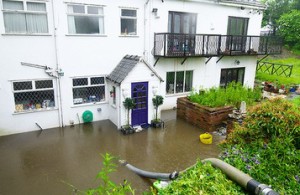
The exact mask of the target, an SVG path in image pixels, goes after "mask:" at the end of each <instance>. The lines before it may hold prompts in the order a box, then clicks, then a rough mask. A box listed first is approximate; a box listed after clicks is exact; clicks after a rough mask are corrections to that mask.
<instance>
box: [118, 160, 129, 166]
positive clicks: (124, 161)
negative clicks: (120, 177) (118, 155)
mask: <svg viewBox="0 0 300 195" xmlns="http://www.w3.org/2000/svg"><path fill="white" fill-rule="evenodd" d="M119 163H120V164H121V165H123V166H125V165H127V164H128V163H127V161H126V160H119Z"/></svg>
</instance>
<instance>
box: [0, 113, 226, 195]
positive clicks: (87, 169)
mask: <svg viewBox="0 0 300 195" xmlns="http://www.w3.org/2000/svg"><path fill="white" fill-rule="evenodd" d="M162 118H163V119H164V120H165V129H151V128H149V129H148V130H145V131H142V132H139V133H135V134H131V135H123V134H121V132H119V131H118V130H117V128H116V126H115V125H114V124H113V123H111V122H110V121H109V120H106V121H101V122H95V123H92V124H85V125H77V126H74V127H66V128H55V129H48V130H44V131H36V132H30V133H23V134H18V135H11V136H3V137H0V194H3V195H10V194H13V195H15V194H31V195H34V194H39V195H40V194H72V190H71V188H70V187H69V186H68V185H67V184H66V183H69V184H72V185H74V186H76V187H77V188H78V189H81V190H84V189H88V188H90V187H95V186H96V185H97V181H95V176H96V174H97V173H98V171H99V170H100V168H101V161H102V158H101V155H100V154H104V153H106V152H108V153H110V154H112V155H114V156H117V157H120V158H121V159H126V160H127V161H128V162H129V163H131V164H133V165H134V166H136V167H138V168H141V169H144V170H147V171H154V172H173V171H175V170H177V171H180V170H183V169H185V168H187V167H189V166H191V165H193V164H194V163H195V162H196V160H197V159H199V158H200V159H204V158H207V157H217V156H218V154H219V150H218V147H217V146H216V143H218V142H219V141H220V140H221V139H223V137H221V136H217V135H214V139H213V144H212V145H204V144H202V143H201V142H200V141H199V135H200V134H201V133H203V131H201V130H200V129H199V128H197V127H195V126H192V125H189V124H187V123H186V122H185V121H183V120H181V119H176V112H175V111H165V112H163V116H162ZM111 178H112V180H114V181H115V182H120V183H121V182H122V181H123V180H124V179H126V180H128V181H129V183H131V185H132V187H133V188H134V189H136V194H141V193H142V192H143V191H146V190H148V189H149V186H150V185H152V182H153V181H152V180H149V179H145V178H142V177H140V176H137V175H136V174H135V173H133V172H131V171H129V170H128V169H127V168H126V167H118V169H117V172H115V173H113V174H112V175H111Z"/></svg>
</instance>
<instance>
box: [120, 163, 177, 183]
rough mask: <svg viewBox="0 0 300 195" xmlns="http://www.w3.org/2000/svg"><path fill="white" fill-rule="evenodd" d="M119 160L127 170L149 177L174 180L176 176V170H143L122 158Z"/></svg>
mask: <svg viewBox="0 0 300 195" xmlns="http://www.w3.org/2000/svg"><path fill="white" fill-rule="evenodd" d="M119 162H120V163H121V164H122V165H124V166H126V167H127V168H128V169H129V170H131V171H133V172H134V173H136V174H138V175H140V176H143V177H147V178H150V179H159V180H174V179H176V178H177V177H178V172H177V171H174V172H172V173H156V172H150V171H144V170H142V169H139V168H136V167H135V166H133V165H131V164H128V163H127V162H126V161H123V160H120V161H119Z"/></svg>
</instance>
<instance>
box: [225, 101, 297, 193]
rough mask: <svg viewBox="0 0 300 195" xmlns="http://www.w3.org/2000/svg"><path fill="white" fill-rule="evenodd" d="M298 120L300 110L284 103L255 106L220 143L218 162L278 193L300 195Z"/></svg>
mask: <svg viewBox="0 0 300 195" xmlns="http://www.w3.org/2000/svg"><path fill="white" fill-rule="evenodd" d="M299 118H300V109H299V107H297V106H295V105H294V104H292V103H291V102H289V101H287V100H283V99H274V100H271V101H265V102H263V103H261V104H258V105H256V106H254V107H253V108H251V109H250V110H249V111H248V115H247V116H246V118H245V120H244V122H243V124H242V125H238V124H236V125H235V128H234V131H233V132H232V133H230V134H229V135H228V137H227V140H226V141H225V142H224V143H222V144H221V146H222V147H223V152H222V154H221V159H223V160H224V161H225V162H227V163H229V164H231V165H233V166H235V167H236V168H238V169H240V170H242V171H244V172H245V173H247V174H249V175H251V176H252V177H253V178H255V179H256V180H257V181H259V182H261V183H265V184H267V185H271V186H272V188H273V189H274V190H275V191H277V192H279V193H280V194H300V169H299V165H300V150H299V149H300V121H299Z"/></svg>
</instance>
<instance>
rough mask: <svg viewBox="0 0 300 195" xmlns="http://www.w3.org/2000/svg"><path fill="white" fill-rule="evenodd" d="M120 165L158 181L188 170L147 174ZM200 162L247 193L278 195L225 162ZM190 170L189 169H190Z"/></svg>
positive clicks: (126, 164)
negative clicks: (212, 167) (209, 165)
mask: <svg viewBox="0 0 300 195" xmlns="http://www.w3.org/2000/svg"><path fill="white" fill-rule="evenodd" d="M119 162H120V163H121V164H122V165H124V166H126V167H127V168H128V169H129V170H131V171H133V172H135V173H136V174H138V175H140V176H143V177H147V178H151V179H160V180H174V179H176V178H177V177H178V176H179V174H182V173H184V172H186V171H187V170H188V169H189V168H188V169H185V170H184V171H180V173H178V172H176V171H175V172H173V173H155V172H148V171H144V170H141V169H138V168H136V167H135V166H133V165H131V164H129V163H127V162H126V161H124V160H120V161H119ZM202 162H210V163H211V164H212V166H214V167H216V168H219V169H220V170H221V171H222V172H223V173H224V174H225V175H227V176H228V177H229V178H230V179H231V180H232V181H234V182H236V183H237V184H239V185H240V186H242V187H243V188H245V189H246V190H247V191H248V192H250V193H251V194H255V195H279V194H278V193H277V192H275V191H274V190H272V189H271V188H270V187H269V186H267V185H265V184H261V183H259V182H258V181H256V180H254V179H253V178H252V177H250V176H249V175H248V174H245V173H244V172H242V171H240V170H238V169H237V168H235V167H233V166H231V165H230V164H227V163H226V162H224V161H222V160H220V159H217V158H207V159H204V160H202ZM190 168H191V167H190Z"/></svg>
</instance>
